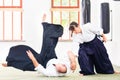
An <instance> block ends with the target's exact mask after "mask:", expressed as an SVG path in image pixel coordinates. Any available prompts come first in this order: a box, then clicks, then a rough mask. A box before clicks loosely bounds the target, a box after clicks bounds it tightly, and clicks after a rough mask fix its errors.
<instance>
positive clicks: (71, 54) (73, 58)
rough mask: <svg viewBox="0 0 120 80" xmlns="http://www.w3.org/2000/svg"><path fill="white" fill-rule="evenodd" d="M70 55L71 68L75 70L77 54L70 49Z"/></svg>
mask: <svg viewBox="0 0 120 80" xmlns="http://www.w3.org/2000/svg"><path fill="white" fill-rule="evenodd" d="M68 56H69V60H70V66H71V70H75V69H76V58H75V55H74V54H73V53H72V52H71V51H68Z"/></svg>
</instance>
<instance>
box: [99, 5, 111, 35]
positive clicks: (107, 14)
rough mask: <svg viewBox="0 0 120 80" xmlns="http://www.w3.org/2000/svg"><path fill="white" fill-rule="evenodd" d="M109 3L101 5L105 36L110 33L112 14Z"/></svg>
mask: <svg viewBox="0 0 120 80" xmlns="http://www.w3.org/2000/svg"><path fill="white" fill-rule="evenodd" d="M109 11H110V10H109V3H101V16H102V19H101V20H102V21H101V23H102V28H103V32H104V33H105V34H107V33H109V32H110V12H109Z"/></svg>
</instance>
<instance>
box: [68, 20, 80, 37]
mask: <svg viewBox="0 0 120 80" xmlns="http://www.w3.org/2000/svg"><path fill="white" fill-rule="evenodd" d="M74 27H78V23H77V22H75V21H73V22H71V23H70V26H69V30H70V31H72V33H73V31H74ZM72 33H71V36H72Z"/></svg>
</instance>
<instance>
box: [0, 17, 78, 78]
mask: <svg viewBox="0 0 120 80" xmlns="http://www.w3.org/2000/svg"><path fill="white" fill-rule="evenodd" d="M45 18H46V15H44V16H43V21H44V20H45ZM42 25H43V44H42V49H41V52H40V54H38V53H37V52H36V51H34V50H33V49H32V48H31V47H29V46H27V45H17V46H13V47H11V48H10V51H9V54H8V56H7V59H6V61H7V64H2V65H3V66H12V67H15V68H17V69H20V70H23V71H34V70H37V71H39V72H41V73H42V74H44V75H45V76H64V75H66V74H68V73H70V72H71V70H75V69H76V61H75V56H74V54H72V53H70V52H68V58H69V60H68V59H67V57H66V58H65V59H64V60H60V59H58V57H57V56H56V52H55V47H56V44H57V42H58V38H59V37H60V36H62V34H63V27H62V26H61V25H59V24H50V23H47V22H43V23H42ZM26 53H27V54H26Z"/></svg>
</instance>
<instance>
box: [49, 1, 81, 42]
mask: <svg viewBox="0 0 120 80" xmlns="http://www.w3.org/2000/svg"><path fill="white" fill-rule="evenodd" d="M79 3H80V2H79V0H51V17H52V18H51V21H52V23H55V24H61V25H62V26H63V27H64V34H63V36H62V37H61V38H60V39H61V40H63V41H64V40H70V32H69V30H68V28H69V24H70V22H72V21H76V22H78V23H79V22H80V21H79V20H80V12H79V11H80V5H79Z"/></svg>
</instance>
